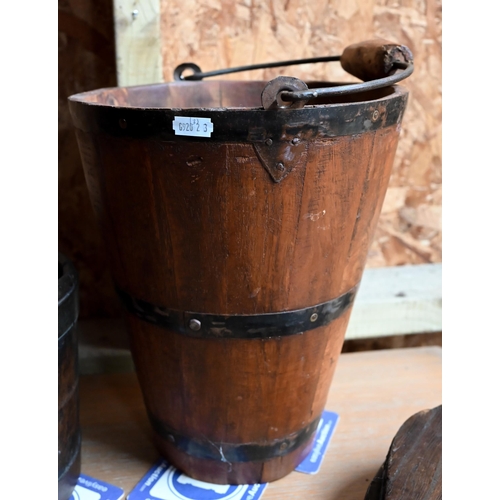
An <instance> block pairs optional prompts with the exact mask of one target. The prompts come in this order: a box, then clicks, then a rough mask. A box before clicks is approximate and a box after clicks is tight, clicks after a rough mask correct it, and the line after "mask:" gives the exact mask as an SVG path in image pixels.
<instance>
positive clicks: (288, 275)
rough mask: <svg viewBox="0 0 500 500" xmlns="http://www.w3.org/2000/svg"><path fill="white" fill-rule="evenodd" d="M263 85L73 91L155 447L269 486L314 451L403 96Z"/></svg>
mask: <svg viewBox="0 0 500 500" xmlns="http://www.w3.org/2000/svg"><path fill="white" fill-rule="evenodd" d="M266 85H267V82H259V81H248V82H242V81H240V82H235V81H231V82H230V81H211V82H204V81H200V82H187V81H185V82H175V83H168V84H159V85H150V86H140V87H131V88H112V89H102V90H97V91H93V92H87V93H84V94H78V95H75V96H72V97H70V99H69V102H70V109H71V113H72V116H73V120H74V124H75V126H76V129H77V130H76V131H77V136H78V143H79V147H80V151H81V156H82V159H83V165H84V169H85V175H86V180H87V184H88V188H89V191H90V196H91V199H92V203H93V207H94V210H95V212H96V214H97V216H98V219H99V222H100V225H101V228H102V233H103V235H104V238H105V242H106V245H107V250H108V255H109V264H110V267H111V271H112V275H113V278H114V281H115V284H116V288H117V291H118V294H119V296H120V297H121V299H122V301H123V303H124V305H125V307H126V309H127V318H128V326H129V333H130V338H131V349H132V354H133V357H134V362H135V366H136V369H137V376H138V378H139V382H140V385H141V388H142V392H143V397H144V401H145V405H146V408H147V411H148V414H149V418H150V421H151V424H152V428H153V429H154V433H155V439H156V443H157V446H158V448H159V450H160V452H161V453H162V455H163V456H165V457H166V458H167V460H168V461H169V462H171V463H172V464H174V465H175V466H176V467H178V468H179V469H181V470H182V471H184V472H185V473H186V474H188V475H190V476H192V477H193V478H196V479H199V480H203V481H207V482H211V483H221V484H239V483H243V484H246V483H255V482H267V481H273V480H276V479H279V478H281V477H283V476H284V475H286V474H288V473H289V472H291V471H292V470H293V469H294V468H295V467H296V466H297V465H298V464H299V463H300V462H301V461H302V460H303V459H304V458H305V456H306V455H307V454H308V452H309V451H310V448H311V445H312V442H313V438H314V433H315V430H316V427H317V424H318V421H319V419H320V416H321V413H322V411H323V409H324V406H325V401H326V397H327V393H328V389H329V386H330V383H331V380H332V377H333V373H334V370H335V366H336V363H337V360H338V357H339V354H340V351H341V348H342V344H343V340H344V335H345V331H346V327H347V323H348V319H349V315H350V313H351V306H352V302H353V300H354V297H355V294H356V290H357V288H358V285H359V282H360V280H361V276H362V272H363V268H364V265H365V260H366V257H367V252H368V248H369V244H370V242H371V239H372V235H373V233H374V230H375V227H376V224H377V219H378V216H379V213H380V210H381V207H382V203H383V199H384V195H385V192H386V189H387V185H388V182H389V177H390V173H391V167H392V163H393V159H394V155H395V152H396V146H397V140H398V135H399V130H400V125H401V120H402V116H403V112H404V109H405V106H406V101H407V91H406V90H404V89H403V88H401V87H398V86H389V87H386V88H382V89H376V90H372V91H368V92H364V93H358V94H355V95H349V96H334V97H329V98H323V99H320V100H316V101H315V102H314V104H313V105H305V106H303V107H301V108H297V109H293V108H286V109H282V108H278V109H269V110H265V109H263V107H262V106H261V94H262V92H263V90H264V88H265V87H266ZM331 85H333V84H331V83H316V84H308V86H309V88H314V87H316V88H323V87H328V86H331ZM190 120H191V121H190ZM182 124H184V125H183V126H184V127H189V128H187V129H183V127H181V126H180V125H182ZM200 125H201V127H202V129H203V130H202V133H204V134H205V135H198V136H196V135H181V133H182V132H188V133H189V132H193V131H194V130H193V129H192V128H191V127H198V126H200ZM205 125H207V127H206V128H205ZM190 128H191V129H190ZM208 129H211V130H210V133H209V130H208ZM197 131H199V130H197Z"/></svg>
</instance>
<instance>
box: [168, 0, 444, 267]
mask: <svg viewBox="0 0 500 500" xmlns="http://www.w3.org/2000/svg"><path fill="white" fill-rule="evenodd" d="M441 10H442V6H441V0H423V1H421V0H395V1H391V2H389V1H388V0H342V1H335V2H334V1H332V0H321V1H315V2H308V1H307V0H278V1H275V0H272V1H271V0H265V1H261V2H251V1H242V2H230V1H229V0H211V1H210V2H196V1H194V0H188V1H186V0H169V1H166V0H163V1H161V36H162V41H161V46H162V56H163V79H164V81H166V82H169V81H172V78H173V77H172V75H173V70H174V68H175V67H176V66H177V65H178V64H181V63H184V62H194V63H196V64H198V65H199V66H201V68H202V70H204V71H210V70H214V69H219V68H225V67H235V66H241V65H247V64H256V63H262V62H273V61H279V60H287V59H299V58H305V57H315V56H325V55H333V54H339V55H340V54H342V51H343V50H344V49H345V48H346V47H347V46H348V45H350V44H354V43H357V42H360V41H362V40H368V39H370V38H383V39H387V40H390V41H392V42H395V43H398V44H403V45H406V46H408V48H409V49H410V50H411V51H412V53H413V55H414V58H415V72H414V73H413V75H412V76H411V77H410V78H409V79H408V80H405V81H404V82H403V83H402V85H404V86H405V87H407V88H408V89H409V91H410V95H411V97H410V100H409V104H408V110H407V113H406V115H405V123H404V126H403V129H402V132H401V140H400V143H399V147H398V150H397V154H396V158H395V163H394V170H393V174H392V176H391V179H390V184H389V190H388V193H387V197H386V201H385V204H384V207H383V210H382V215H381V217H380V220H379V223H378V226H377V230H376V232H375V236H374V240H373V242H372V244H371V246H370V252H369V254H368V260H367V266H368V267H385V266H395V265H402V264H421V263H430V262H441V204H442V200H441V158H442V153H441V101H442V98H441V94H442V92H441V43H442V40H441V31H442V28H441ZM278 75H288V76H294V77H297V78H300V79H302V80H305V81H307V80H319V81H325V80H326V81H328V80H330V81H332V80H333V81H351V82H352V81H355V79H354V78H353V77H351V76H350V75H348V74H347V73H345V72H344V71H343V69H342V68H341V66H340V64H339V63H322V64H310V65H302V66H292V67H288V68H274V69H268V70H257V71H251V72H246V73H237V74H233V75H227V76H224V77H219V78H224V79H233V80H271V79H272V78H275V77H276V76H278Z"/></svg>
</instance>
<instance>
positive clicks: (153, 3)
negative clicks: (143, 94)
mask: <svg viewBox="0 0 500 500" xmlns="http://www.w3.org/2000/svg"><path fill="white" fill-rule="evenodd" d="M113 12H114V19H115V44H116V70H117V76H118V85H120V86H129V85H141V84H148V83H158V82H161V81H162V79H163V67H162V57H161V45H160V0H114V2H113Z"/></svg>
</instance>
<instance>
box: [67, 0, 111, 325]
mask: <svg viewBox="0 0 500 500" xmlns="http://www.w3.org/2000/svg"><path fill="white" fill-rule="evenodd" d="M58 35H59V53H58V82H59V86H58V123H59V133H58V170H59V184H58V233H59V234H58V243H59V250H60V251H62V252H64V253H65V254H66V255H67V256H68V257H69V259H70V260H71V261H72V262H74V264H75V267H76V268H77V269H78V272H79V275H80V317H81V318H88V317H106V316H108V317H109V316H111V317H116V316H117V315H119V314H120V308H119V303H118V300H117V299H116V296H115V292H114V289H113V284H112V281H111V275H110V272H109V268H108V266H107V262H106V256H105V252H104V245H103V241H102V237H101V235H100V234H99V228H98V225H97V222H96V218H95V215H94V213H93V212H92V207H91V204H90V199H89V194H88V190H87V186H86V184H85V177H84V173H83V168H82V162H81V159H80V154H79V151H78V144H77V142H76V135H75V129H74V126H73V123H72V121H71V116H70V114H69V108H68V102H67V98H68V96H70V95H72V94H74V93H77V92H84V91H87V90H92V89H95V88H99V87H111V86H114V85H116V67H115V49H114V41H113V39H114V34H113V9H112V3H111V0H105V1H98V0H59V18H58Z"/></svg>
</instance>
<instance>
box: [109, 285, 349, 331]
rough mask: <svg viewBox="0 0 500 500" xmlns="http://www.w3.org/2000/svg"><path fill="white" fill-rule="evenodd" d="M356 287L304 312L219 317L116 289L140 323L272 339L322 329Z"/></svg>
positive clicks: (342, 308)
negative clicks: (163, 304)
mask: <svg viewBox="0 0 500 500" xmlns="http://www.w3.org/2000/svg"><path fill="white" fill-rule="evenodd" d="M357 289H358V285H356V286H355V287H353V288H352V289H351V290H349V291H348V292H346V293H344V294H343V295H341V296H339V297H336V298H335V299H332V300H329V301H327V302H323V303H321V304H317V305H314V306H311V307H306V308H304V309H295V310H292V311H281V312H276V313H265V314H237V315H220V314H207V313H197V312H191V311H178V310H175V309H168V308H166V307H161V306H158V305H154V304H151V303H149V302H146V301H144V300H140V299H137V298H134V297H132V296H131V295H129V294H128V293H126V292H124V291H123V290H119V289H117V292H118V295H119V297H120V299H121V301H122V303H123V305H124V306H125V308H126V309H127V310H128V311H129V312H130V313H131V314H134V315H135V316H137V317H138V318H140V319H141V320H143V321H147V322H148V323H152V324H154V325H156V326H159V327H163V328H166V329H169V330H174V331H176V332H178V333H181V334H184V335H188V336H190V337H199V338H245V339H255V338H257V339H258V338H260V339H261V338H272V337H284V336H288V335H296V334H301V333H304V332H307V331H309V330H313V329H315V328H319V327H321V326H325V325H327V324H328V323H330V322H331V321H333V320H335V319H337V318H339V317H340V316H342V314H343V313H344V312H345V311H346V310H347V309H349V308H350V307H351V305H352V303H353V301H354V297H355V295H356V292H357Z"/></svg>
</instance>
